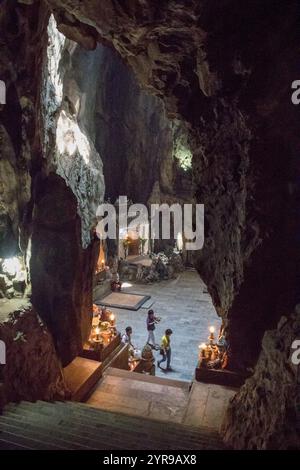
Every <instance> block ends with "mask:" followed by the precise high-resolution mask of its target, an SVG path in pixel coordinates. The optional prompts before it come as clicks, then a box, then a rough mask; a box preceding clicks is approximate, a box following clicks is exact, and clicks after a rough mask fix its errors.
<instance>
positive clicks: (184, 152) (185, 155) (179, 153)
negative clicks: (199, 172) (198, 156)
mask: <svg viewBox="0 0 300 470" xmlns="http://www.w3.org/2000/svg"><path fill="white" fill-rule="evenodd" d="M192 157H193V156H192V152H191V151H190V150H189V149H188V148H186V147H184V146H181V147H179V148H177V149H176V153H175V158H177V160H178V161H179V166H180V168H182V169H183V170H184V171H188V170H190V169H191V168H192Z"/></svg>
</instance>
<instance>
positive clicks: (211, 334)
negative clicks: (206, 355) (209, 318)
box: [208, 326, 215, 344]
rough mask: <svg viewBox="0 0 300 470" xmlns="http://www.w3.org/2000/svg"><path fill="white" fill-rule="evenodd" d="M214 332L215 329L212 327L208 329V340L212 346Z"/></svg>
mask: <svg viewBox="0 0 300 470" xmlns="http://www.w3.org/2000/svg"><path fill="white" fill-rule="evenodd" d="M214 332H215V327H214V326H210V327H209V333H210V334H209V337H208V340H209V342H210V344H213V342H214V339H215V336H214Z"/></svg>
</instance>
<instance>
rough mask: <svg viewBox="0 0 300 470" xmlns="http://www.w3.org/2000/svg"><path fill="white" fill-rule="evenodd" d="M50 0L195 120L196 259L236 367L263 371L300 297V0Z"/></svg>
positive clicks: (171, 110) (191, 124) (178, 112)
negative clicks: (260, 359) (265, 350)
mask: <svg viewBox="0 0 300 470" xmlns="http://www.w3.org/2000/svg"><path fill="white" fill-rule="evenodd" d="M48 3H49V4H50V5H51V6H53V7H54V8H55V12H56V13H55V15H56V17H57V21H58V23H59V25H60V26H59V27H61V28H63V27H67V26H71V25H72V24H73V27H74V28H75V29H76V27H77V29H78V31H79V32H80V30H81V29H82V34H83V32H84V31H86V25H89V27H93V33H91V35H92V36H93V35H94V37H95V36H97V39H98V40H99V41H104V42H105V43H106V44H107V43H109V44H111V45H112V46H113V47H114V48H116V49H117V51H118V52H119V53H120V55H121V56H122V57H123V58H124V60H125V61H126V62H127V63H128V64H129V66H130V67H132V69H133V70H134V72H135V74H136V77H137V79H138V81H139V83H140V84H142V86H144V87H145V88H147V89H150V90H152V91H153V92H154V93H155V94H156V95H158V96H160V97H161V98H162V99H163V100H164V102H165V105H166V109H167V113H168V114H169V116H171V117H178V118H179V119H181V120H184V121H185V122H186V124H187V126H188V128H189V137H190V142H189V143H190V146H191V148H192V152H193V177H194V184H195V186H196V196H197V200H198V201H199V202H202V203H204V204H205V206H206V242H205V246H204V249H203V250H202V252H201V253H198V254H196V255H195V257H196V258H197V260H198V261H197V263H198V267H199V271H200V273H201V275H202V277H203V279H204V281H205V282H206V283H207V285H208V288H209V291H210V293H211V294H212V297H213V299H214V303H215V305H216V308H217V310H218V312H219V313H220V315H222V317H223V318H224V319H225V320H226V326H227V331H228V336H229V338H230V342H231V350H232V359H231V361H232V365H233V366H235V367H245V366H247V365H252V364H253V363H254V362H255V361H256V359H257V355H258V352H259V350H260V342H261V338H262V335H263V332H264V330H265V329H266V328H268V327H272V326H274V325H275V323H276V321H277V319H278V318H279V316H280V314H281V312H282V308H288V309H291V308H292V307H293V305H294V304H295V302H296V299H297V295H298V294H297V290H298V289H297V285H296V282H295V281H294V280H295V279H296V270H297V267H296V266H297V259H299V250H298V241H297V238H296V236H295V230H294V229H295V228H296V226H297V223H298V222H297V221H296V213H297V210H298V209H297V207H298V206H299V199H297V198H298V197H299V196H298V195H297V194H299V189H297V188H298V185H297V182H298V181H299V169H298V167H297V163H296V155H297V151H298V150H297V149H298V148H299V132H298V120H299V119H298V114H299V112H298V110H297V109H296V107H294V106H292V104H291V100H290V84H291V83H292V81H293V80H294V79H295V77H296V76H297V73H298V71H297V56H298V51H299V46H298V44H299V28H298V23H299V9H298V3H297V1H291V2H289V3H288V4H283V3H281V4H279V3H278V2H274V1H272V0H269V1H266V2H260V1H258V0H257V1H254V2H249V3H248V4H246V5H243V8H241V5H240V4H239V3H238V2H219V1H210V2H206V1H202V2H199V1H193V0H191V1H189V2H185V1H182V2H181V1H171V2H162V4H161V5H159V8H158V7H157V6H156V4H155V3H154V2H144V1H143V2H142V1H139V0H136V1H135V2H129V1H128V2H127V1H125V2H121V3H115V2H113V1H111V0H106V1H103V2H101V5H99V3H98V2H96V1H94V2H93V1H92V2H89V3H88V4H86V3H85V2H80V1H76V0H75V1H70V0H49V2H48ZM78 22H79V23H81V26H80V24H78ZM78 34H79V33H78ZM283 62H284V64H285V66H284V67H282V63H283ZM282 116H285V117H286V119H285V120H284V122H283V119H282ZM297 201H298V202H297ZM279 247H280V248H279ZM298 264H299V263H298ZM269 312H272V315H270V314H269ZM241 344H242V347H241Z"/></svg>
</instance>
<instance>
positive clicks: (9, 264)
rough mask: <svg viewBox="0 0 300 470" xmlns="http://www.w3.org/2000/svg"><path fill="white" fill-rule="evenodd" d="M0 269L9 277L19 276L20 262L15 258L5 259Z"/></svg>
mask: <svg viewBox="0 0 300 470" xmlns="http://www.w3.org/2000/svg"><path fill="white" fill-rule="evenodd" d="M2 267H3V271H4V272H5V273H7V274H8V275H9V276H15V275H16V274H19V273H21V271H22V265H21V263H20V260H19V259H18V258H16V257H14V258H7V259H6V260H5V261H3V264H2Z"/></svg>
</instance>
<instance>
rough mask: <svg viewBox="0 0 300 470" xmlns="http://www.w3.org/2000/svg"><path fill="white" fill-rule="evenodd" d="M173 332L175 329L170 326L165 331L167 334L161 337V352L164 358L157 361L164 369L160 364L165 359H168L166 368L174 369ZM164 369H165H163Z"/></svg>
mask: <svg viewBox="0 0 300 470" xmlns="http://www.w3.org/2000/svg"><path fill="white" fill-rule="evenodd" d="M172 333H173V331H172V330H171V329H170V328H168V329H167V330H166V331H165V334H164V336H163V337H162V339H161V348H160V354H161V355H162V359H161V360H160V361H157V366H158V367H159V368H160V369H162V367H160V364H161V363H162V362H165V360H167V369H166V370H169V371H171V370H173V369H172V367H171V345H170V344H171V338H170V337H171V334H172ZM162 370H163V369H162Z"/></svg>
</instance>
